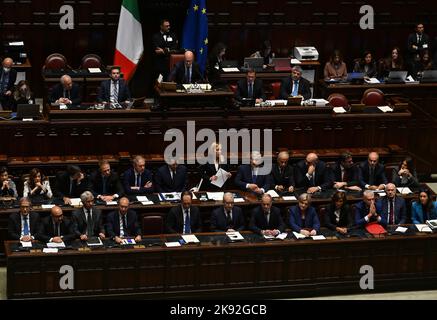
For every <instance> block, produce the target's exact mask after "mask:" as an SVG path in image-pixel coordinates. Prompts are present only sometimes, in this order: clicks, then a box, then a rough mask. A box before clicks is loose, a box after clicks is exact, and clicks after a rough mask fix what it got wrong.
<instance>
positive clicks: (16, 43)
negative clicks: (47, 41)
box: [9, 41, 24, 47]
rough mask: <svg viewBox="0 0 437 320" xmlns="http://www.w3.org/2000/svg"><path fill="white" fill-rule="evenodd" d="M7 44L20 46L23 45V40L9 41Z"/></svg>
mask: <svg viewBox="0 0 437 320" xmlns="http://www.w3.org/2000/svg"><path fill="white" fill-rule="evenodd" d="M9 45H10V46H11V47H22V46H24V42H23V41H13V42H9Z"/></svg>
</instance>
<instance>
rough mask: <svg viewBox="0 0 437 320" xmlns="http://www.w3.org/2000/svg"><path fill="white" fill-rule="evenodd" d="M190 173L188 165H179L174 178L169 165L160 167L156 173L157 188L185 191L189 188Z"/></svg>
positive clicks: (158, 189) (167, 190)
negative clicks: (188, 173)
mask: <svg viewBox="0 0 437 320" xmlns="http://www.w3.org/2000/svg"><path fill="white" fill-rule="evenodd" d="M187 183H188V175H187V167H186V166H184V165H178V166H177V167H176V174H175V175H174V177H173V179H172V178H171V175H170V168H169V167H168V165H166V164H165V165H163V166H161V167H159V168H158V170H157V171H156V174H155V190H156V191H157V192H183V191H185V190H187Z"/></svg>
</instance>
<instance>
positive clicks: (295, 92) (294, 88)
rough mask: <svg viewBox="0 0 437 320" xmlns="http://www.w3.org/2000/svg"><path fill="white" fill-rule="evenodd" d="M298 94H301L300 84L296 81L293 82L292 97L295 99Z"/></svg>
mask: <svg viewBox="0 0 437 320" xmlns="http://www.w3.org/2000/svg"><path fill="white" fill-rule="evenodd" d="M298 93H299V83H298V82H297V81H296V80H294V81H293V92H292V93H291V95H292V96H293V97H295V96H297V95H298Z"/></svg>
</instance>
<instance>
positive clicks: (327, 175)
mask: <svg viewBox="0 0 437 320" xmlns="http://www.w3.org/2000/svg"><path fill="white" fill-rule="evenodd" d="M294 178H295V180H296V188H304V190H305V191H306V192H307V193H315V192H318V191H325V190H326V189H330V188H332V173H331V171H330V169H329V168H328V167H327V166H326V163H325V162H323V161H321V160H319V157H318V156H317V154H315V153H308V155H307V156H306V158H305V160H301V161H299V162H298V163H297V165H296V167H295V172H294Z"/></svg>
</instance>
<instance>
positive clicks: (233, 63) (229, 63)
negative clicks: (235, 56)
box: [220, 60, 238, 68]
mask: <svg viewBox="0 0 437 320" xmlns="http://www.w3.org/2000/svg"><path fill="white" fill-rule="evenodd" d="M220 68H238V60H224V61H222V62H220Z"/></svg>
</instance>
